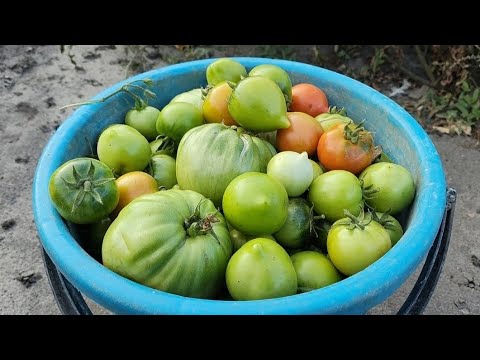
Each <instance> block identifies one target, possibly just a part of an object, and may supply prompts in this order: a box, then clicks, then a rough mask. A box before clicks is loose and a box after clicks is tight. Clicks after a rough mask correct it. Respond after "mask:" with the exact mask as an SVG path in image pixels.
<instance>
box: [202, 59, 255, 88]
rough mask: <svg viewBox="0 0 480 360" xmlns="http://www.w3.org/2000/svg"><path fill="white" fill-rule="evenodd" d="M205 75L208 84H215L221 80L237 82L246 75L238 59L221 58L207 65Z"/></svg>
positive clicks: (245, 70)
mask: <svg viewBox="0 0 480 360" xmlns="http://www.w3.org/2000/svg"><path fill="white" fill-rule="evenodd" d="M206 75H207V82H208V84H209V85H217V84H219V83H221V82H222V81H231V82H234V83H237V82H239V81H240V80H241V78H242V77H246V76H247V69H245V66H243V65H242V64H240V63H239V62H238V61H235V60H232V59H227V58H223V59H218V60H215V61H214V62H212V63H211V64H210V65H208V67H207V71H206Z"/></svg>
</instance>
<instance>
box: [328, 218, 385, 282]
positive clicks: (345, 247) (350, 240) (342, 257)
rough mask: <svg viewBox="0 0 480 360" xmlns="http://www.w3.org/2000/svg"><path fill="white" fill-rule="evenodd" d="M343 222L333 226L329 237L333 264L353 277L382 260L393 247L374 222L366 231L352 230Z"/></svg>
mask: <svg viewBox="0 0 480 360" xmlns="http://www.w3.org/2000/svg"><path fill="white" fill-rule="evenodd" d="M345 221H347V219H346V218H345V219H340V220H338V221H337V222H335V223H333V225H332V228H331V229H330V231H329V233H328V237H327V249H328V255H329V257H330V260H331V261H332V263H333V264H334V265H335V267H336V268H337V269H338V270H339V271H340V272H341V273H343V274H344V275H347V276H351V275H354V274H356V273H358V272H359V271H362V270H364V269H365V268H366V267H368V266H369V265H371V264H373V263H374V262H375V261H377V260H378V259H380V258H381V257H382V256H383V255H385V254H386V253H387V251H388V250H390V248H391V247H392V243H391V241H390V237H389V235H388V233H387V231H386V230H385V229H384V228H383V226H382V225H380V224H379V223H377V222H376V221H371V222H370V223H368V225H366V226H365V228H364V230H361V229H359V228H357V227H355V228H353V229H349V228H348V225H345V224H344V223H343V222H345Z"/></svg>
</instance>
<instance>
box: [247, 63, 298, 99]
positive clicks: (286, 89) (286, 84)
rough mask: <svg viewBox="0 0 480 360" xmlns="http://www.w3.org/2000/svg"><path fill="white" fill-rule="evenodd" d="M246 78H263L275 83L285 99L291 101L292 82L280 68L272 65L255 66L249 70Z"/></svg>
mask: <svg viewBox="0 0 480 360" xmlns="http://www.w3.org/2000/svg"><path fill="white" fill-rule="evenodd" d="M248 76H264V77H267V78H269V79H270V80H273V81H275V83H276V84H277V85H278V87H279V88H280V90H282V92H283V94H284V95H285V97H286V98H287V99H288V100H291V99H292V80H291V79H290V76H289V75H288V73H287V72H286V71H285V70H283V69H282V68H281V67H279V66H276V65H272V64H261V65H257V66H255V67H254V68H253V69H252V70H250V72H249V73H248Z"/></svg>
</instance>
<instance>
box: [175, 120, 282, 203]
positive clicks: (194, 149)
mask: <svg viewBox="0 0 480 360" xmlns="http://www.w3.org/2000/svg"><path fill="white" fill-rule="evenodd" d="M275 154H276V151H275V149H274V148H273V146H272V145H271V144H270V143H269V142H268V141H265V140H262V139H259V138H258V137H256V136H253V135H250V134H247V133H246V132H245V130H244V129H243V128H239V127H229V126H225V125H223V124H205V125H201V126H197V127H196V128H194V129H192V130H190V131H189V132H188V133H187V134H185V136H184V137H183V138H182V140H181V141H180V144H179V145H178V151H177V180H178V184H179V185H180V187H181V188H182V189H188V190H194V191H197V192H199V193H200V194H202V195H204V196H205V197H207V198H209V199H211V200H212V201H213V202H214V204H215V205H217V206H220V205H221V204H222V198H223V194H224V192H225V189H226V188H227V186H228V184H230V182H231V181H232V180H233V179H235V178H236V177H237V176H238V175H241V174H243V173H246V172H252V171H256V172H263V173H264V172H266V171H267V164H268V162H269V160H270V159H271V158H272V156H273V155H275Z"/></svg>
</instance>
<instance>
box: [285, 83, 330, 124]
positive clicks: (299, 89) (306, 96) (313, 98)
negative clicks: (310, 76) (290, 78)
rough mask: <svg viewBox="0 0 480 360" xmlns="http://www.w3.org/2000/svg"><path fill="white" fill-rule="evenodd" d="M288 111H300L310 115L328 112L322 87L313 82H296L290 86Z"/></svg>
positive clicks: (326, 100)
mask: <svg viewBox="0 0 480 360" xmlns="http://www.w3.org/2000/svg"><path fill="white" fill-rule="evenodd" d="M290 111H300V112H304V113H307V114H308V115H310V116H313V117H315V116H317V115H320V114H323V113H326V112H328V99H327V96H326V95H325V93H324V92H323V90H322V89H320V88H319V87H317V86H315V85H313V84H307V83H302V84H297V85H295V86H294V87H293V88H292V103H291V105H290Z"/></svg>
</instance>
